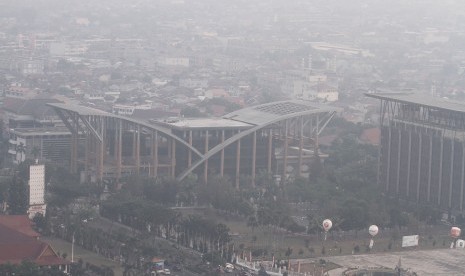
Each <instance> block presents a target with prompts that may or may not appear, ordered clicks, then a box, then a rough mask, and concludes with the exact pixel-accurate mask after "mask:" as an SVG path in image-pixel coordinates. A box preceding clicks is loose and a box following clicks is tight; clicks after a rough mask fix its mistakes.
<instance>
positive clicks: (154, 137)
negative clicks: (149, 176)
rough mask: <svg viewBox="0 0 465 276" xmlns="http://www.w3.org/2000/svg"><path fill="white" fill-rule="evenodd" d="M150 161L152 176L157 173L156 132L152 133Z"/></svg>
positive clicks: (155, 175)
mask: <svg viewBox="0 0 465 276" xmlns="http://www.w3.org/2000/svg"><path fill="white" fill-rule="evenodd" d="M152 162H153V177H157V175H158V132H156V131H154V132H153V133H152Z"/></svg>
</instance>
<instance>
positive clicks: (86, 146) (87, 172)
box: [84, 133, 90, 177]
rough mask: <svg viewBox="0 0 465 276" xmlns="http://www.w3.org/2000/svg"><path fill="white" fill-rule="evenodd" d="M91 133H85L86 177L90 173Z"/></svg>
mask: <svg viewBox="0 0 465 276" xmlns="http://www.w3.org/2000/svg"><path fill="white" fill-rule="evenodd" d="M89 136H90V134H89V133H85V137H84V139H85V141H84V143H85V145H84V147H85V149H84V159H85V160H84V171H85V172H86V177H87V176H88V175H89V150H90V147H89V143H90V137H89Z"/></svg>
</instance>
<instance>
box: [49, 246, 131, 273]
mask: <svg viewBox="0 0 465 276" xmlns="http://www.w3.org/2000/svg"><path fill="white" fill-rule="evenodd" d="M41 240H43V241H45V242H48V243H49V244H50V245H51V246H52V247H53V249H54V250H55V251H56V252H59V253H60V254H63V253H66V254H67V255H68V256H67V257H66V258H67V259H68V260H71V243H70V242H67V241H64V240H62V239H57V238H49V237H41ZM79 259H82V260H83V261H84V263H86V262H88V263H91V264H94V265H98V266H101V265H104V266H108V267H110V268H112V269H113V271H114V272H115V276H122V275H123V268H122V267H121V265H120V264H119V263H117V262H114V261H112V260H109V259H107V258H105V257H103V256H101V255H98V254H96V253H94V252H91V251H89V250H86V249H84V248H82V247H80V246H78V245H76V244H75V245H74V261H75V262H77V260H79Z"/></svg>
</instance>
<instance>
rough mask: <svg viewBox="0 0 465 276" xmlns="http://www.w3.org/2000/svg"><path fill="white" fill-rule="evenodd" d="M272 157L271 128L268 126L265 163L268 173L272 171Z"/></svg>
mask: <svg viewBox="0 0 465 276" xmlns="http://www.w3.org/2000/svg"><path fill="white" fill-rule="evenodd" d="M272 157H273V129H271V128H270V130H269V132H268V164H267V171H268V173H269V174H271V173H272V170H271V160H272Z"/></svg>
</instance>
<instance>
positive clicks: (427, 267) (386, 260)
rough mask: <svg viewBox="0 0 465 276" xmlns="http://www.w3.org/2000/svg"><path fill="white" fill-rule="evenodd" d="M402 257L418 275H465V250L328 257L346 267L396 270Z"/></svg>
mask: <svg viewBox="0 0 465 276" xmlns="http://www.w3.org/2000/svg"><path fill="white" fill-rule="evenodd" d="M399 257H401V263H402V267H403V268H410V269H411V270H412V271H414V272H416V273H417V274H418V275H421V276H423V275H436V276H438V275H465V250H464V249H435V250H424V251H419V250H418V251H405V252H393V253H382V254H368V255H349V256H336V257H326V258H325V259H326V260H328V261H331V262H334V263H336V264H338V265H341V266H344V267H379V266H383V267H389V268H394V267H395V266H396V265H397V263H398V261H399Z"/></svg>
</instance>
